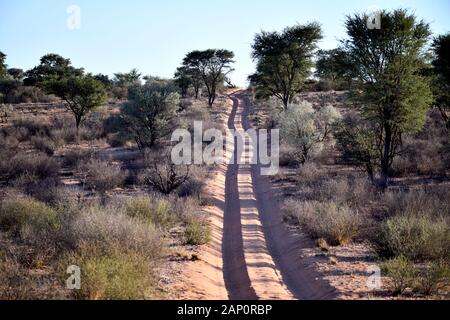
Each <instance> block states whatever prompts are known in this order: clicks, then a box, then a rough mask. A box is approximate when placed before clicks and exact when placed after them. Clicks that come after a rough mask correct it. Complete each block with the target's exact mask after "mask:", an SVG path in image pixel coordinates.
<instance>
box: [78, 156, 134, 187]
mask: <svg viewBox="0 0 450 320" xmlns="http://www.w3.org/2000/svg"><path fill="white" fill-rule="evenodd" d="M82 170H83V171H84V172H85V174H86V179H85V182H86V185H87V186H88V187H89V188H90V189H92V190H95V191H97V192H99V193H100V194H102V195H103V194H105V193H106V192H107V191H109V190H112V189H114V188H117V187H119V186H121V185H122V184H123V183H124V180H125V173H124V172H123V171H122V169H121V168H120V165H118V164H114V163H109V162H105V161H101V160H97V159H92V160H90V161H89V162H88V163H87V164H85V165H83V166H82Z"/></svg>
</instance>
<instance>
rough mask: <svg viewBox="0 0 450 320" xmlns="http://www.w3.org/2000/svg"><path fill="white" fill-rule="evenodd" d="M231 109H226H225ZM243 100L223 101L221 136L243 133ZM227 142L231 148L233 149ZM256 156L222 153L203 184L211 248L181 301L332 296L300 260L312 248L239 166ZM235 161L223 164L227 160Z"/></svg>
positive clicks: (267, 187)
mask: <svg viewBox="0 0 450 320" xmlns="http://www.w3.org/2000/svg"><path fill="white" fill-rule="evenodd" d="M231 102H232V105H231ZM249 108H250V100H249V99H248V97H247V95H246V92H245V91H240V92H236V93H233V94H231V95H230V104H228V108H227V118H228V120H227V125H228V128H229V129H236V130H241V131H242V130H247V129H248V128H250V127H251V124H250V121H249V119H248V113H249ZM236 142H237V141H236V139H235V145H236ZM256 152H257V150H253V147H252V144H251V143H250V142H249V141H246V143H245V144H244V148H243V149H242V150H241V153H240V154H239V152H238V149H237V148H235V146H233V145H232V144H227V145H226V152H225V161H226V163H224V164H223V165H221V166H219V169H218V170H217V172H216V173H215V175H214V178H213V179H212V180H211V181H209V182H208V183H207V188H206V190H207V192H208V194H209V197H210V198H211V206H209V207H207V208H206V209H205V212H206V214H207V215H208V216H209V217H210V219H209V220H210V223H211V226H212V241H211V242H210V243H209V244H208V245H207V246H205V247H204V248H203V249H201V251H202V252H203V254H202V259H201V260H200V261H198V262H195V263H191V264H190V265H189V267H188V268H187V272H186V274H187V276H186V278H187V285H186V286H185V288H184V290H185V291H186V294H185V295H183V296H182V297H183V298H185V299H226V298H228V299H231V300H238V299H239V300H257V299H262V300H279V299H283V300H286V299H305V300H310V299H332V298H335V294H334V291H333V289H332V288H331V287H330V286H329V285H328V284H327V283H326V282H325V281H323V280H321V279H320V277H319V275H318V274H317V273H316V272H315V269H314V261H311V260H308V258H305V257H304V256H303V255H302V250H305V249H306V250H309V249H310V248H312V247H313V246H314V244H313V243H312V242H311V240H309V238H308V237H306V236H300V235H297V234H295V233H293V232H291V231H290V230H288V229H287V228H286V227H285V225H284V224H283V220H282V214H281V212H280V209H279V207H280V206H279V203H278V199H277V198H276V196H275V194H274V191H273V190H272V187H271V183H270V181H269V180H268V178H267V177H264V176H261V174H260V168H261V166H260V165H259V164H245V163H248V161H247V162H246V161H243V160H245V159H247V160H248V159H250V158H251V157H253V155H254V153H256ZM238 158H239V159H241V160H242V161H241V163H244V164H240V165H239V164H236V161H234V162H232V163H229V161H230V159H238Z"/></svg>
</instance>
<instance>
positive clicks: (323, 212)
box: [283, 200, 361, 245]
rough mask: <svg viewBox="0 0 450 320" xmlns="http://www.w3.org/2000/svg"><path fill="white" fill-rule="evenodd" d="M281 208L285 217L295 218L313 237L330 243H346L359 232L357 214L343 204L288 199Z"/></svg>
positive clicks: (359, 224)
mask: <svg viewBox="0 0 450 320" xmlns="http://www.w3.org/2000/svg"><path fill="white" fill-rule="evenodd" d="M283 210H284V214H285V218H286V219H289V220H294V221H295V220H296V221H297V223H298V224H299V225H300V226H302V227H303V228H305V229H306V231H307V232H308V233H309V234H310V235H311V236H312V237H313V238H315V239H319V238H323V239H325V240H326V241H327V242H328V243H329V244H331V245H343V244H347V243H349V242H350V241H352V240H353V239H354V238H355V237H356V236H357V235H358V234H359V232H360V226H361V219H360V217H359V215H358V214H357V213H356V212H354V211H353V210H352V209H350V208H349V207H348V206H345V205H337V204H336V203H334V202H323V203H321V202H317V201H304V202H298V201H295V200H288V201H287V202H286V203H285V205H284V208H283Z"/></svg>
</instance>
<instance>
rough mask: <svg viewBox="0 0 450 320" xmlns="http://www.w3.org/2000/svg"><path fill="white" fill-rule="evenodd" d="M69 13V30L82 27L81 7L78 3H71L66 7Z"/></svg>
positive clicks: (67, 21) (67, 22) (67, 24)
mask: <svg viewBox="0 0 450 320" xmlns="http://www.w3.org/2000/svg"><path fill="white" fill-rule="evenodd" d="M66 12H67V14H68V15H69V16H68V17H67V20H66V26H67V29H69V30H80V29H81V8H80V7H79V6H77V5H74V4H73V5H70V6H68V7H67V9H66Z"/></svg>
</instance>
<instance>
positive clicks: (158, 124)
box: [122, 81, 179, 149]
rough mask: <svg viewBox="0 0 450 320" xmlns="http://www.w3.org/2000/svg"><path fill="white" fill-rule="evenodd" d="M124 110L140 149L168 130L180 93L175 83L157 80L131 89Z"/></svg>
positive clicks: (147, 146) (151, 144) (146, 146)
mask: <svg viewBox="0 0 450 320" xmlns="http://www.w3.org/2000/svg"><path fill="white" fill-rule="evenodd" d="M128 99H129V102H128V103H126V104H124V106H123V107H122V112H123V115H124V119H125V121H126V123H127V124H128V129H129V130H130V132H131V134H132V135H133V136H134V137H135V140H136V143H137V144H138V146H139V148H140V149H143V148H151V147H153V146H154V145H155V143H156V142H157V140H158V139H159V138H161V137H163V136H164V135H166V134H167V133H168V128H167V125H168V124H169V121H170V120H171V118H173V116H174V114H175V112H176V110H177V108H178V106H179V95H178V93H177V88H176V86H174V85H173V83H171V82H167V81H166V82H161V81H153V82H150V83H148V84H146V85H144V86H140V85H139V86H134V87H132V88H130V91H129V95H128Z"/></svg>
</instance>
